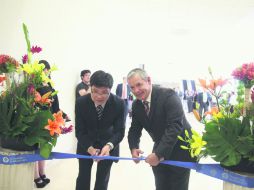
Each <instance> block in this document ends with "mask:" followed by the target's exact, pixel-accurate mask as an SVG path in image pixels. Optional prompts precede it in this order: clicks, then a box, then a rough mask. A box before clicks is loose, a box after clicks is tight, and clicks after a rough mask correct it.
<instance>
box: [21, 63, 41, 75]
mask: <svg viewBox="0 0 254 190" xmlns="http://www.w3.org/2000/svg"><path fill="white" fill-rule="evenodd" d="M43 67H44V66H43V65H42V64H39V62H38V61H35V62H34V63H31V64H23V65H22V67H21V70H22V71H24V72H26V73H27V74H29V75H31V74H36V73H42V71H43Z"/></svg>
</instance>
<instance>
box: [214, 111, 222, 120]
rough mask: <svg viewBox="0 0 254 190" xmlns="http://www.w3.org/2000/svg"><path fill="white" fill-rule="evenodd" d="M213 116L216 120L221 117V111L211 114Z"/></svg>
mask: <svg viewBox="0 0 254 190" xmlns="http://www.w3.org/2000/svg"><path fill="white" fill-rule="evenodd" d="M213 118H214V119H216V120H218V119H219V118H223V114H222V113H221V112H218V113H215V114H214V115H213Z"/></svg>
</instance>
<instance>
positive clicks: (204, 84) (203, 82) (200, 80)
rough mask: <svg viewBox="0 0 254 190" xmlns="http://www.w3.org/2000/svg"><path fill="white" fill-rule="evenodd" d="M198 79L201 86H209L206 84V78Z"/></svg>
mask: <svg viewBox="0 0 254 190" xmlns="http://www.w3.org/2000/svg"><path fill="white" fill-rule="evenodd" d="M198 80H199V83H200V84H201V86H202V87H203V88H207V86H206V80H205V79H198Z"/></svg>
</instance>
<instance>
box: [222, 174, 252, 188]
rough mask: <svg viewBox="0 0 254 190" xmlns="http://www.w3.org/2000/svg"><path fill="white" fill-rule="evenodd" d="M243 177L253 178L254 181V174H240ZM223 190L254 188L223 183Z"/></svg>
mask: <svg viewBox="0 0 254 190" xmlns="http://www.w3.org/2000/svg"><path fill="white" fill-rule="evenodd" d="M240 174H241V175H243V176H248V177H252V178H253V180H254V174H248V173H240ZM223 190H254V188H248V187H242V186H239V185H235V184H232V183H229V182H225V181H224V182H223Z"/></svg>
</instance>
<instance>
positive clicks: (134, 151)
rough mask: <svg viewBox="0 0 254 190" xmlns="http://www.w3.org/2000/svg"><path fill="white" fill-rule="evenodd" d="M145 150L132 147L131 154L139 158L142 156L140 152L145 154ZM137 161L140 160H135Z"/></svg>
mask: <svg viewBox="0 0 254 190" xmlns="http://www.w3.org/2000/svg"><path fill="white" fill-rule="evenodd" d="M143 153H144V152H143V151H142V150H140V149H135V148H134V149H132V150H131V155H132V158H139V157H140V154H143ZM133 161H134V162H135V163H139V162H140V160H133Z"/></svg>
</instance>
